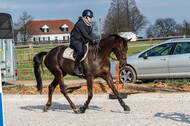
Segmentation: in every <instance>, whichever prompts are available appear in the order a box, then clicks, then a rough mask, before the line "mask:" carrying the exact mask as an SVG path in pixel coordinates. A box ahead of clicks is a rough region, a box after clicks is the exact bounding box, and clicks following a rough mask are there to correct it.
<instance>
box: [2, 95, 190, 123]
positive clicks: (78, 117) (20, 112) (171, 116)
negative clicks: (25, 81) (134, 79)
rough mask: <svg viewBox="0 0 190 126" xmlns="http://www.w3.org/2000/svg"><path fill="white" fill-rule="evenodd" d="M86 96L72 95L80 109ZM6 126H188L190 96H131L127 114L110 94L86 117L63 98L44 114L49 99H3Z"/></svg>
mask: <svg viewBox="0 0 190 126" xmlns="http://www.w3.org/2000/svg"><path fill="white" fill-rule="evenodd" d="M86 97H87V95H70V98H71V99H72V100H73V102H74V103H75V104H76V105H77V107H80V106H82V105H83V103H84V102H85V101H86ZM3 100H4V101H3V102H4V118H5V125H6V126H13V125H14V126H71V125H72V126H178V125H180V126H188V125H190V93H139V94H131V95H129V96H128V98H127V99H124V101H125V103H127V105H129V106H130V108H131V111H130V113H128V112H124V111H123V109H122V107H121V106H120V105H119V102H118V101H117V100H112V99H108V94H96V95H94V97H93V99H92V101H91V103H90V106H89V109H87V111H86V113H85V114H74V112H73V111H72V109H71V108H70V105H69V104H68V102H67V101H66V99H65V98H64V96H62V95H54V96H53V104H52V106H51V107H50V109H49V111H48V112H45V113H44V112H43V106H44V105H45V103H46V101H47V95H4V96H3Z"/></svg>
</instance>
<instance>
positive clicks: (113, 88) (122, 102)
mask: <svg viewBox="0 0 190 126" xmlns="http://www.w3.org/2000/svg"><path fill="white" fill-rule="evenodd" d="M102 77H103V78H104V80H106V82H107V83H108V85H109V87H110V88H111V89H112V91H113V93H114V94H115V96H116V97H117V99H118V101H119V103H120V105H121V106H122V107H123V109H124V111H130V108H129V107H128V106H127V105H126V104H125V102H124V101H123V100H122V99H121V98H120V96H119V92H118V91H117V89H116V88H115V86H114V84H113V80H112V77H111V74H110V73H108V74H107V75H103V76H102Z"/></svg>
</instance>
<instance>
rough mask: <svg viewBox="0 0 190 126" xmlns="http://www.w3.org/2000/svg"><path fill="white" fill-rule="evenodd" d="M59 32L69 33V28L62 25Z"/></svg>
mask: <svg viewBox="0 0 190 126" xmlns="http://www.w3.org/2000/svg"><path fill="white" fill-rule="evenodd" d="M61 31H63V32H65V31H69V27H68V26H67V25H66V24H64V25H63V26H61Z"/></svg>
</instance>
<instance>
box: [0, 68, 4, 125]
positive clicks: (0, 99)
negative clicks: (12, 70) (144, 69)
mask: <svg viewBox="0 0 190 126" xmlns="http://www.w3.org/2000/svg"><path fill="white" fill-rule="evenodd" d="M0 126H4V111H3V92H2V82H1V67H0Z"/></svg>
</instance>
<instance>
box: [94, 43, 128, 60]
mask: <svg viewBox="0 0 190 126" xmlns="http://www.w3.org/2000/svg"><path fill="white" fill-rule="evenodd" d="M98 49H100V51H101V52H103V53H104V55H105V57H108V58H111V59H112V60H120V59H122V60H126V59H127V57H120V56H119V57H118V58H114V57H112V56H111V55H109V56H106V55H107V54H106V53H105V52H104V51H103V50H102V49H101V48H100V46H99V43H98V44H97V45H96V46H95V57H94V58H93V60H94V61H95V60H96V57H97V55H98Z"/></svg>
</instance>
